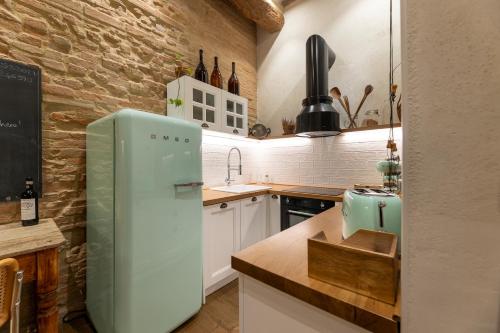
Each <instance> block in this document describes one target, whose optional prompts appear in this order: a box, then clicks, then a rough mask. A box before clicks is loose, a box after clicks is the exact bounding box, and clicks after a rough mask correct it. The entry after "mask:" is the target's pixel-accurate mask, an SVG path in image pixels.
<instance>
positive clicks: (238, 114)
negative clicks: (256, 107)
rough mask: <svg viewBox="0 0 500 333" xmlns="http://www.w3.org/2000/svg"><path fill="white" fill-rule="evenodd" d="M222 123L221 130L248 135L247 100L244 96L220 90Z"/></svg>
mask: <svg viewBox="0 0 500 333" xmlns="http://www.w3.org/2000/svg"><path fill="white" fill-rule="evenodd" d="M221 107H222V113H221V116H222V125H221V130H222V131H223V132H227V133H231V134H236V135H241V136H247V135H248V101H247V99H246V98H243V97H240V96H238V95H234V94H231V93H228V92H227V91H224V92H222V102H221Z"/></svg>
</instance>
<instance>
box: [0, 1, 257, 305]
mask: <svg viewBox="0 0 500 333" xmlns="http://www.w3.org/2000/svg"><path fill="white" fill-rule="evenodd" d="M199 48H203V49H205V51H206V55H207V59H206V61H205V63H206V65H207V67H208V69H209V71H211V68H212V65H213V62H212V57H213V56H214V55H218V56H219V58H220V65H221V71H222V74H223V76H224V78H225V80H227V79H228V78H229V75H230V67H231V61H233V60H234V61H236V62H237V64H238V75H239V78H240V81H241V84H242V87H241V92H242V95H244V96H245V97H248V98H249V113H250V121H251V122H253V121H255V114H256V110H255V105H256V101H255V99H256V28H255V24H254V23H252V22H250V21H249V20H247V19H244V18H242V17H241V16H240V15H239V14H238V13H237V12H236V11H235V10H234V9H233V8H232V7H231V6H230V5H229V4H228V3H226V2H225V1H223V0H189V1H184V0H86V1H78V0H46V1H42V0H0V57H2V58H7V59H13V60H16V61H20V62H25V63H30V64H36V65H38V66H40V67H41V68H42V71H43V85H42V89H43V111H42V112H43V116H42V119H43V124H42V127H43V155H42V160H43V186H44V193H43V194H44V197H43V199H42V200H41V202H40V204H41V205H40V207H41V217H52V218H54V219H55V221H56V222H57V224H58V225H59V227H60V228H61V230H62V231H63V233H64V235H65V237H66V239H67V245H66V246H65V247H64V248H63V249H62V253H61V288H60V305H61V310H62V311H63V312H64V311H65V310H66V308H69V309H70V310H72V309H78V308H81V307H82V306H83V299H84V298H83V286H84V284H85V283H84V277H85V247H84V246H82V245H83V244H84V242H85V204H86V203H85V127H86V125H87V124H88V123H90V122H91V121H93V120H95V119H98V118H100V117H102V116H104V115H106V114H109V113H110V112H114V111H116V110H118V109H119V108H123V107H134V108H140V109H143V110H148V111H151V112H154V113H159V114H162V113H164V112H165V109H166V100H165V97H164V92H165V84H166V83H167V82H169V81H171V80H172V79H174V66H175V65H174V61H175V58H176V54H177V53H179V54H181V55H183V56H184V58H183V59H184V61H185V62H186V64H187V65H189V66H192V67H195V66H196V64H197V61H198V53H197V50H198V49H199ZM20 181H21V182H22V180H20ZM16 219H19V207H18V204H17V203H12V204H5V203H3V204H0V223H5V222H8V221H12V220H16Z"/></svg>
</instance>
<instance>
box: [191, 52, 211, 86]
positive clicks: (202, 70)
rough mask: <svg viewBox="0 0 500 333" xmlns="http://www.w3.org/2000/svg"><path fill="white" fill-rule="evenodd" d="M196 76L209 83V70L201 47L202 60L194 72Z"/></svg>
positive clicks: (197, 78) (199, 79)
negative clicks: (204, 61)
mask: <svg viewBox="0 0 500 333" xmlns="http://www.w3.org/2000/svg"><path fill="white" fill-rule="evenodd" d="M194 78H195V79H196V80H198V81H201V82H205V83H208V71H207V69H206V67H205V64H204V63H203V50H201V49H200V62H199V63H198V66H197V67H196V70H195V72H194Z"/></svg>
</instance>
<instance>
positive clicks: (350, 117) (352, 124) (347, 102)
mask: <svg viewBox="0 0 500 333" xmlns="http://www.w3.org/2000/svg"><path fill="white" fill-rule="evenodd" d="M344 102H345V106H346V107H347V114H348V115H349V121H350V123H349V128H353V127H357V126H356V123H354V118H352V114H351V105H350V104H349V97H347V96H344Z"/></svg>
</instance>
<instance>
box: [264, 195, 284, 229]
mask: <svg viewBox="0 0 500 333" xmlns="http://www.w3.org/2000/svg"><path fill="white" fill-rule="evenodd" d="M268 204H269V205H268V207H269V209H268V212H267V214H268V221H269V223H268V233H267V236H268V237H269V236H272V235H275V234H277V233H278V232H280V231H281V204H280V196H279V195H278V194H270V195H269V197H268Z"/></svg>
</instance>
